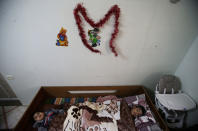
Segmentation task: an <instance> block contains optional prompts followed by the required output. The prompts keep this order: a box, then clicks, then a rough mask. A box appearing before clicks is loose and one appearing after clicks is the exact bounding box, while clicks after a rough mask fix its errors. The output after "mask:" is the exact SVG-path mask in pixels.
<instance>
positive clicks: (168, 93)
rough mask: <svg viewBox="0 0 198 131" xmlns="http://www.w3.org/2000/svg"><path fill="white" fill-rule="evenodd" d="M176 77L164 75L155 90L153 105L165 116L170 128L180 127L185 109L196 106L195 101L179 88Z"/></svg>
mask: <svg viewBox="0 0 198 131" xmlns="http://www.w3.org/2000/svg"><path fill="white" fill-rule="evenodd" d="M180 87H181V84H180V81H179V79H178V78H177V77H175V76H173V75H164V76H162V77H161V78H160V81H159V83H158V84H157V86H156V90H155V105H156V107H157V109H160V110H161V111H162V113H163V114H164V116H165V121H166V123H167V125H168V126H169V127H170V128H182V127H183V125H184V118H185V114H186V112H187V111H189V110H192V109H194V108H196V103H195V102H194V101H193V100H192V99H191V98H190V97H189V96H188V95H186V94H185V93H182V91H181V90H180Z"/></svg>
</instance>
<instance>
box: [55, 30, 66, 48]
mask: <svg viewBox="0 0 198 131" xmlns="http://www.w3.org/2000/svg"><path fill="white" fill-rule="evenodd" d="M66 32H67V30H66V29H64V28H63V27H62V28H61V30H60V32H59V33H58V35H57V38H58V40H57V43H56V45H57V46H68V41H67V36H66Z"/></svg>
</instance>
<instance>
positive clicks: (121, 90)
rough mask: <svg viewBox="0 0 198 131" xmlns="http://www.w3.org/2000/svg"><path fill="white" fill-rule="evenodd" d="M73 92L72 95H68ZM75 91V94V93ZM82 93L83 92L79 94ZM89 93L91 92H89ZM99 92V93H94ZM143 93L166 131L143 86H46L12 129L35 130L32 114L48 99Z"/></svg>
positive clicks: (165, 126)
mask: <svg viewBox="0 0 198 131" xmlns="http://www.w3.org/2000/svg"><path fill="white" fill-rule="evenodd" d="M70 91H74V93H73V94H72V93H70ZM75 91H77V92H75ZM79 91H83V92H79ZM90 91H91V92H90ZM97 91H99V92H100V93H96V92H97ZM142 93H144V94H145V96H146V100H147V103H148V105H149V107H150V108H151V110H152V112H153V113H154V115H155V119H156V121H157V122H159V124H160V127H161V128H162V129H163V130H165V131H168V130H169V129H168V127H167V125H166V124H165V122H164V121H163V119H162V117H161V116H160V115H159V113H158V111H157V109H156V108H155V106H154V105H153V103H152V101H151V99H150V98H149V96H148V94H147V92H146V90H145V89H144V87H143V86H61V87H60V86H48V87H41V88H40V89H39V91H38V92H37V94H36V96H35V97H34V99H33V100H32V102H31V104H30V105H29V107H28V108H27V110H26V111H25V113H24V115H23V116H22V118H21V119H20V121H19V122H18V124H17V125H16V127H15V128H14V131H23V130H24V131H33V130H37V129H34V128H32V125H33V122H34V121H33V118H32V116H33V114H34V113H35V112H36V111H38V110H40V109H41V108H42V106H43V105H44V102H45V100H46V99H48V98H56V97H93V96H105V95H116V96H120V97H124V96H133V95H139V94H142Z"/></svg>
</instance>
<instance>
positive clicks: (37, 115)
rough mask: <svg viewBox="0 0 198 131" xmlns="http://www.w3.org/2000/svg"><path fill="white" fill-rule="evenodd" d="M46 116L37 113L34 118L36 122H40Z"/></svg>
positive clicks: (42, 113)
mask: <svg viewBox="0 0 198 131" xmlns="http://www.w3.org/2000/svg"><path fill="white" fill-rule="evenodd" d="M44 115H45V114H44V112H36V113H34V116H33V118H34V120H35V121H40V120H43V119H44Z"/></svg>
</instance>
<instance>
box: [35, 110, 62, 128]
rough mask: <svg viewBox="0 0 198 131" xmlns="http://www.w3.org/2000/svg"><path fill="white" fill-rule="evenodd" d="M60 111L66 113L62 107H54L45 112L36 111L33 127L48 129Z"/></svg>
mask: <svg viewBox="0 0 198 131" xmlns="http://www.w3.org/2000/svg"><path fill="white" fill-rule="evenodd" d="M59 113H60V114H64V111H63V110H62V109H53V108H52V109H50V110H48V111H45V112H36V113H34V116H33V118H34V120H35V123H34V125H33V127H34V128H38V131H47V130H48V127H49V125H50V123H51V121H52V119H53V117H54V116H55V115H57V114H59Z"/></svg>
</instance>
